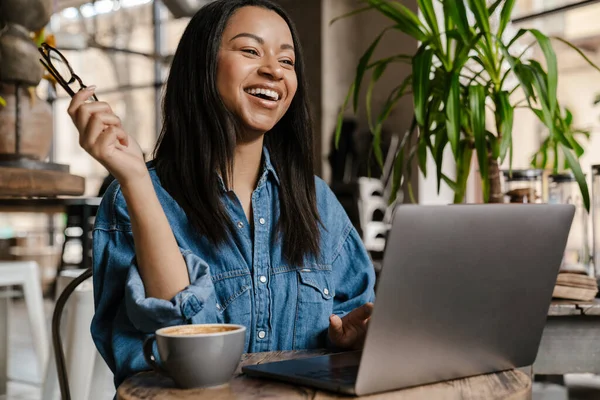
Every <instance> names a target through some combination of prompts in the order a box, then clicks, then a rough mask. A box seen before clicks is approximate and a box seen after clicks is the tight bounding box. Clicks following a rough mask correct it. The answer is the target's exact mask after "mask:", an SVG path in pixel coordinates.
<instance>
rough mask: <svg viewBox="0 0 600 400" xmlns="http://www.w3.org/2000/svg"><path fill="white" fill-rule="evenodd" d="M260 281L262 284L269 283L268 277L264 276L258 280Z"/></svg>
mask: <svg viewBox="0 0 600 400" xmlns="http://www.w3.org/2000/svg"><path fill="white" fill-rule="evenodd" d="M258 279H260V281H261V282H262V283H266V282H267V277H266V276H264V275H262V276H261V277H260V278H258Z"/></svg>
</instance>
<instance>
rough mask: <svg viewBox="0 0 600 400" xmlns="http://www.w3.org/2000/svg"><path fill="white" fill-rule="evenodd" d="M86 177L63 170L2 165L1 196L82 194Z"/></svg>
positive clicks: (0, 178) (0, 168) (0, 175)
mask: <svg viewBox="0 0 600 400" xmlns="http://www.w3.org/2000/svg"><path fill="white" fill-rule="evenodd" d="M84 191H85V178H83V177H81V176H77V175H71V174H69V173H68V172H63V171H50V170H41V169H24V168H8V167H0V197H54V196H81V195H82V194H83V192H84Z"/></svg>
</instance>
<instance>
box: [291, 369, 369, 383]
mask: <svg viewBox="0 0 600 400" xmlns="http://www.w3.org/2000/svg"><path fill="white" fill-rule="evenodd" d="M296 375H298V376H302V377H304V378H310V379H316V380H326V381H333V382H343V383H354V382H355V381H356V376H357V375H358V365H348V366H346V367H337V368H330V369H319V370H314V371H308V372H301V373H297V374H296Z"/></svg>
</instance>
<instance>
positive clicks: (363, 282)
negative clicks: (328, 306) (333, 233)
mask: <svg viewBox="0 0 600 400" xmlns="http://www.w3.org/2000/svg"><path fill="white" fill-rule="evenodd" d="M332 272H333V274H334V280H335V285H336V286H335V297H334V303H333V313H334V314H336V315H338V316H339V317H340V318H341V317H343V316H345V315H346V314H348V313H349V312H350V311H352V310H354V309H355V308H357V307H360V306H362V305H363V304H365V303H368V302H373V301H375V290H374V287H375V270H374V268H373V263H372V262H371V259H370V257H369V254H368V253H367V250H366V249H365V247H364V245H363V243H362V241H361V239H360V236H359V235H358V232H357V231H356V229H354V227H352V226H350V232H349V233H348V236H347V237H346V240H345V242H344V244H343V246H342V248H341V250H340V252H339V254H338V256H337V257H336V258H335V260H334V261H333V265H332Z"/></svg>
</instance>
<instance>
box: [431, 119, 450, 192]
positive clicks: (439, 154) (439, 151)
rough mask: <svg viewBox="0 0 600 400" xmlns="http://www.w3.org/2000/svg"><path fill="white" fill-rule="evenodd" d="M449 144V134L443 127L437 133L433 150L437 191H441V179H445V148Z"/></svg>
mask: <svg viewBox="0 0 600 400" xmlns="http://www.w3.org/2000/svg"><path fill="white" fill-rule="evenodd" d="M447 144H448V135H444V129H443V128H441V129H439V131H438V132H437V134H436V141H435V146H434V148H433V150H432V154H433V159H434V161H435V169H436V178H437V192H438V194H439V193H440V188H441V185H440V183H441V182H440V181H441V179H443V177H444V174H442V166H443V162H444V149H445V148H446V145H447Z"/></svg>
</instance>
